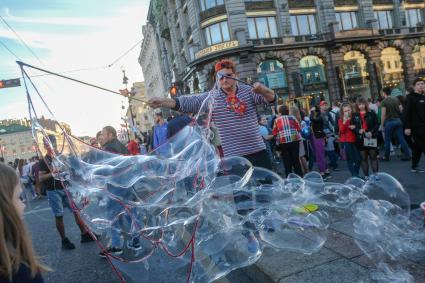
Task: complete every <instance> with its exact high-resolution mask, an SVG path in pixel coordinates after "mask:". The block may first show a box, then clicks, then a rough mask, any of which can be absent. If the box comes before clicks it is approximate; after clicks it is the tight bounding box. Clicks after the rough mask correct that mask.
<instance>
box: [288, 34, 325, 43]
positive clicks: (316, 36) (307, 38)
mask: <svg viewBox="0 0 425 283" xmlns="http://www.w3.org/2000/svg"><path fill="white" fill-rule="evenodd" d="M323 39H324V36H323V34H306V35H296V36H294V40H295V42H306V41H316V40H323Z"/></svg>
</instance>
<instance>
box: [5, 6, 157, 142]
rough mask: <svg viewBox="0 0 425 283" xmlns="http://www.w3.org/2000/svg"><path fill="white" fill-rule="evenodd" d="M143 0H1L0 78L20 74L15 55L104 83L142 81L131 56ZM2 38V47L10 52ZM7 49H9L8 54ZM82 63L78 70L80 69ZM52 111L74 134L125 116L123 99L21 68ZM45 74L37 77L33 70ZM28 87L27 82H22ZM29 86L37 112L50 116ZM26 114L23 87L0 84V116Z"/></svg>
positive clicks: (119, 84)
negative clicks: (124, 73)
mask: <svg viewBox="0 0 425 283" xmlns="http://www.w3.org/2000/svg"><path fill="white" fill-rule="evenodd" d="M148 8H149V0H126V1H122V0H89V1H87V0H84V1H83V0H54V1H52V0H0V15H1V16H2V17H3V18H4V19H5V20H6V22H7V23H8V24H9V25H10V26H11V27H12V28H13V29H14V30H15V31H16V33H17V34H18V35H19V37H20V38H21V39H23V41H25V43H26V44H27V46H28V47H26V46H25V45H24V44H23V43H22V42H21V40H19V38H18V36H16V35H15V34H14V33H13V32H12V31H11V30H10V29H9V28H8V27H7V25H6V24H5V23H4V22H3V21H2V20H1V19H0V79H13V78H19V77H21V71H20V68H19V66H18V65H17V64H16V62H15V61H17V60H19V61H22V62H25V63H27V64H30V65H33V66H36V67H40V68H43V69H46V70H50V71H53V72H67V71H72V70H80V71H74V72H67V73H66V74H64V75H66V76H70V77H73V78H76V79H79V80H83V81H86V82H89V83H92V84H95V85H99V86H102V87H104V88H107V89H111V90H115V91H117V90H119V89H122V88H124V86H123V84H122V78H123V72H122V70H125V72H126V76H127V77H128V78H129V86H131V85H132V83H134V82H140V81H143V74H142V69H141V67H140V65H139V63H138V57H139V54H140V46H141V44H138V46H137V47H136V48H134V49H133V50H132V51H131V52H130V53H128V54H127V55H126V56H125V57H123V58H122V59H121V60H119V61H118V62H116V63H115V64H114V65H113V66H112V67H108V65H110V64H112V63H113V62H114V61H115V60H116V59H117V58H119V57H120V56H121V55H123V54H124V53H125V52H126V51H128V50H129V49H130V48H131V47H133V46H134V45H135V44H136V43H137V42H139V41H140V40H142V38H143V34H142V26H143V25H145V23H146V19H147V12H148ZM3 45H5V46H6V47H7V49H9V50H10V51H11V52H9V51H8V50H7V49H6V48H5V47H4V46H3ZM12 53H13V54H12ZM81 69H85V70H81ZM25 71H26V72H27V73H28V74H29V75H30V76H34V77H32V78H31V81H32V82H33V83H34V85H35V86H36V88H37V89H38V91H39V93H40V94H41V96H42V97H43V99H44V100H45V101H46V104H47V105H48V107H49V108H50V109H51V112H52V113H53V115H54V117H55V118H56V119H57V120H58V121H61V122H66V123H68V124H70V125H71V129H72V132H73V134H75V135H77V136H83V135H88V136H94V135H95V134H96V132H97V131H99V130H100V129H101V128H102V127H103V126H105V125H112V126H114V127H119V125H120V124H121V123H122V119H121V117H123V116H124V115H125V110H123V109H122V105H127V104H126V100H125V98H124V99H123V98H122V97H120V96H119V95H115V94H112V93H108V92H105V91H101V90H97V89H95V88H92V87H88V86H84V85H82V84H78V83H75V82H71V81H69V80H65V79H61V78H58V77H56V76H50V75H45V74H44V73H42V72H40V71H36V70H34V69H31V68H25ZM41 74H44V76H37V75H41ZM28 84H29V85H30V86H31V82H28ZM29 93H30V96H31V97H32V100H33V102H34V105H35V107H36V113H37V114H38V115H39V116H41V115H44V116H45V117H46V118H52V115H51V114H49V112H48V111H47V108H46V107H45V106H43V105H42V103H41V100H40V99H39V98H37V94H36V92H35V90H34V89H33V88H32V87H29ZM24 117H27V118H28V117H29V114H28V104H27V98H26V91H25V88H24V86H23V84H22V86H21V87H14V88H3V89H0V120H2V119H9V118H24Z"/></svg>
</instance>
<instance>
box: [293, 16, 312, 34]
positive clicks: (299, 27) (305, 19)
mask: <svg viewBox="0 0 425 283" xmlns="http://www.w3.org/2000/svg"><path fill="white" fill-rule="evenodd" d="M291 27H292V34H293V35H306V34H316V33H317V24H316V17H315V15H314V14H311V15H293V16H291Z"/></svg>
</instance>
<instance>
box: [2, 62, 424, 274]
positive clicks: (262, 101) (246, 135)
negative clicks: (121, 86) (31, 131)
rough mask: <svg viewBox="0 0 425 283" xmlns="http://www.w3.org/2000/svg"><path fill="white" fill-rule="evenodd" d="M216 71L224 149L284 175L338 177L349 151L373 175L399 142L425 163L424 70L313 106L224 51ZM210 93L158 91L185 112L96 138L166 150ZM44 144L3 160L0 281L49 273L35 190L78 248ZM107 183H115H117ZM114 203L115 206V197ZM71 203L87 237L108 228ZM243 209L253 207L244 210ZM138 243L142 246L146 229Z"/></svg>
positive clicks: (407, 156)
mask: <svg viewBox="0 0 425 283" xmlns="http://www.w3.org/2000/svg"><path fill="white" fill-rule="evenodd" d="M215 72H216V73H217V74H218V75H219V76H217V80H218V83H219V86H220V88H219V90H218V93H217V94H216V95H214V97H213V99H214V108H213V109H212V112H211V115H212V116H211V118H212V123H211V125H210V126H211V131H212V133H213V135H211V140H210V142H211V143H212V144H213V145H214V146H215V147H216V149H217V154H218V155H219V156H220V157H232V156H241V157H245V158H246V159H248V160H249V161H250V162H251V163H252V164H253V165H254V166H258V167H263V168H267V169H270V170H274V171H278V172H279V171H280V170H279V168H278V166H277V164H278V163H280V164H283V166H284V177H287V176H288V175H289V174H291V173H295V174H297V175H299V176H304V175H305V174H306V173H307V172H309V171H312V170H317V171H318V172H320V174H321V175H322V177H323V179H324V180H326V179H329V178H331V176H332V171H337V170H341V165H340V163H341V161H342V160H345V162H346V163H347V168H348V170H349V172H350V174H351V175H352V176H354V177H361V178H364V179H368V178H369V176H370V174H371V173H376V172H378V171H379V162H388V161H390V159H391V158H394V157H393V156H394V155H392V154H391V152H395V151H396V150H397V148H400V150H401V154H402V155H401V158H400V159H401V160H402V161H411V171H412V172H414V173H425V169H423V168H420V167H419V161H420V158H421V155H422V154H423V153H425V82H424V80H423V79H416V80H415V81H414V82H413V85H412V89H411V91H410V92H409V93H408V94H407V95H405V96H403V97H392V96H391V89H388V88H384V89H383V91H382V96H380V98H379V99H377V100H376V101H375V102H372V101H368V100H366V99H365V98H362V97H360V98H358V99H357V100H356V101H341V102H339V101H332V105H331V106H329V104H328V102H327V101H324V100H323V101H320V102H319V103H318V104H317V105H314V106H313V107H311V109H308V110H307V109H302V107H300V105H297V103H294V104H290V105H289V104H288V105H280V106H278V107H277V109H276V107H275V102H276V99H277V97H276V95H275V93H274V92H273V90H271V89H269V88H267V87H266V86H264V85H262V84H261V83H255V84H254V85H252V86H249V85H246V84H240V83H238V81H237V80H236V76H237V74H236V66H235V64H234V63H233V62H232V61H230V60H221V61H219V62H218V63H217V64H216V65H215ZM208 95H209V93H208V92H205V93H202V94H199V95H194V96H178V97H174V98H171V99H170V98H152V99H150V100H149V105H150V106H151V107H153V108H159V107H161V108H170V109H172V110H174V111H176V112H175V113H178V114H175V116H174V117H173V118H172V119H169V120H168V121H167V120H165V119H164V117H163V115H162V113H161V112H157V113H156V114H155V126H154V127H153V129H152V131H151V133H150V134H149V135H148V136H145V137H142V136H139V137H138V138H137V140H131V141H129V142H128V144H127V146H125V145H124V144H123V143H121V142H120V141H119V140H118V138H117V132H116V130H115V129H114V128H113V127H111V126H106V127H104V128H103V129H102V130H101V131H99V132H98V133H97V135H96V138H93V139H92V140H91V141H90V143H91V145H92V146H93V147H96V148H99V149H102V150H104V151H108V152H112V153H117V154H122V155H130V154H131V155H137V154H145V153H147V152H149V151H154V153H156V154H158V155H160V156H161V155H165V154H166V153H165V152H162V151H161V150H166V147H161V145H163V144H165V143H166V142H167V140H168V139H169V138H170V137H172V136H173V135H175V134H176V133H177V132H178V131H179V130H180V129H182V128H183V127H185V126H186V125H188V124H189V123H191V122H192V121H193V118H192V116H191V115H192V114H194V113H198V112H199V111H200V110H201V107H203V101H204V100H205V99H206V97H207V96H208ZM258 105H264V106H266V107H270V108H271V109H272V113H273V114H272V115H268V116H266V115H260V113H259V112H258V110H257V109H258V108H257V106H258ZM184 113H186V114H184ZM44 147H45V150H46V152H47V153H46V155H45V156H44V157H43V158H40V159H39V158H38V157H34V158H31V160H29V161H28V162H27V161H25V160H23V159H21V160H16V161H15V163H14V164H13V163H9V166H7V165H6V164H3V163H2V162H0V169H1V170H0V211H1V217H2V219H0V229H1V230H2V233H1V234H0V248H1V250H2V253H1V254H0V281H1V280H3V278H6V280H8V281H14V282H18V281H16V280H19V278H34V279H37V278H39V279H40V280H42V279H41V278H40V272H41V271H43V270H47V269H46V267H44V266H43V265H41V264H40V263H39V262H38V261H37V260H36V258H35V257H34V255H33V252H32V248H31V242H30V240H29V237H28V235H27V233H26V231H25V227H24V225H23V223H22V217H23V208H24V206H25V205H24V203H25V202H27V201H28V200H29V198H28V194H30V195H31V197H32V198H33V199H36V198H40V197H43V196H47V198H48V200H49V205H50V207H51V209H52V212H53V214H54V217H55V223H56V228H57V231H58V233H59V235H60V237H61V240H62V248H63V249H74V248H75V245H74V244H73V243H71V241H70V240H69V239H68V238H67V237H66V234H65V227H64V223H63V215H64V209H65V208H71V206H70V203H69V200H68V197H67V194H66V191H65V190H64V187H63V184H62V182H60V181H58V180H57V179H56V178H55V174H57V172H55V171H54V170H53V169H52V161H53V158H54V154H55V149H54V144H53V145H52V144H51V143H48V142H44ZM315 165H316V167H317V168H315V167H314V166H315ZM360 170H361V171H362V172H360ZM279 173H281V172H279ZM281 174H283V173H281ZM21 187H22V189H21ZM107 189H108V190H114V189H115V188H114V187H112V186H110V187H108V188H107ZM248 197H249V196H248ZM235 202H237V200H236V199H235ZM109 208H110V211H111V213H114V211H115V208H114V207H113V203H112V202H111V204H110V207H109ZM71 212H72V213H73V214H74V217H75V222H76V224H77V225H78V227H79V228H80V230H81V242H82V243H86V242H91V241H93V240H94V239H96V238H97V237H99V236H98V235H94V234H92V233H90V232H88V231H87V230H86V228H85V226H84V224H83V223H82V221H81V219H80V218H79V215H78V214H77V213H76V212H74V211H72V209H71ZM238 213H240V214H243V212H242V211H241V210H238ZM5 225H7V227H6V226H5ZM9 226H10V227H9ZM9 229H12V230H9ZM114 230H115V229H114ZM6 231H12V232H6ZM111 237H112V243H111V245H110V246H109V247H108V249H107V250H106V251H102V252H101V253H100V256H102V257H105V256H106V254H105V253H113V254H115V255H119V254H120V253H122V248H121V245H122V243H120V235H119V234H118V235H111ZM246 237H247V238H249V240H250V241H249V243H250V244H252V243H254V246H255V243H256V239H255V236H254V234H252V233H251V232H249V233H248V234H246ZM16 239H20V240H19V241H17V240H16ZM132 245H133V246H134V247H135V248H137V247H138V245H139V244H138V241H137V237H136V238H135V239H134V242H133V243H132ZM257 246H258V242H257ZM252 250H254V251H255V248H253V249H252ZM21 276H23V277H21ZM15 279H16V280H15ZM33 282H41V281H37V280H35V281H33Z"/></svg>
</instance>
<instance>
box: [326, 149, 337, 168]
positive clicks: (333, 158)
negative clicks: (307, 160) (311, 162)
mask: <svg viewBox="0 0 425 283" xmlns="http://www.w3.org/2000/svg"><path fill="white" fill-rule="evenodd" d="M325 152H326V156H327V157H328V159H329V167H331V168H332V169H335V168H336V167H338V164H337V161H338V155H337V154H336V152H335V150H332V151H328V150H327V151H325Z"/></svg>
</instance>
